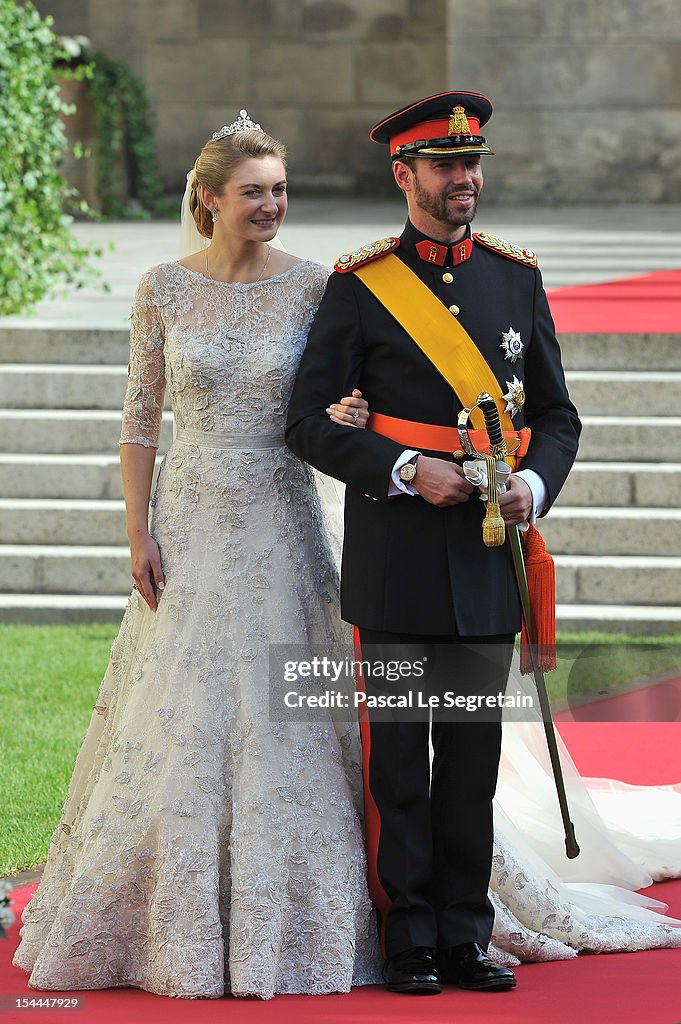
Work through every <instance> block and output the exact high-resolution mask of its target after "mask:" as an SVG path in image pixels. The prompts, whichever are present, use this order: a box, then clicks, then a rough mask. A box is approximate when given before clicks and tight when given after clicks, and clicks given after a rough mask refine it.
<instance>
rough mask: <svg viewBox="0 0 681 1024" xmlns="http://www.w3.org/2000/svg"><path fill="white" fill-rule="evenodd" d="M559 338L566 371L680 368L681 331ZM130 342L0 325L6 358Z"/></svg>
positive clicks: (79, 331)
mask: <svg viewBox="0 0 681 1024" xmlns="http://www.w3.org/2000/svg"><path fill="white" fill-rule="evenodd" d="M677 262H678V261H677ZM559 340H560V346H561V351H562V353H563V363H564V366H565V368H566V369H567V370H610V369H612V370H646V371H650V370H681V333H676V334H613V333H593V334H574V333H571V332H565V333H561V334H560V339H559ZM129 345H130V341H129V334H128V331H127V330H126V329H124V328H100V329H97V328H83V327H69V328H61V327H54V328H49V327H38V326H35V325H31V326H28V325H26V326H14V325H13V326H11V327H0V361H2V362H4V363H84V364H97V365H107V364H109V365H113V366H125V365H127V362H128V354H129Z"/></svg>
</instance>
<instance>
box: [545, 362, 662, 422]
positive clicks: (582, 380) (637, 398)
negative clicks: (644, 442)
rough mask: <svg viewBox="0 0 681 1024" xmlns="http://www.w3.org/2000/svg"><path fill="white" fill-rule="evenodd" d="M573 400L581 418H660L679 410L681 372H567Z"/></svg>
mask: <svg viewBox="0 0 681 1024" xmlns="http://www.w3.org/2000/svg"><path fill="white" fill-rule="evenodd" d="M565 376H566V379H567V384H568V388H569V389H570V398H571V399H572V401H573V402H574V403H575V405H576V406H577V408H578V410H579V413H580V415H581V416H588V415H603V414H605V415H610V416H613V415H617V416H620V417H621V418H623V419H625V418H628V417H629V416H652V415H654V414H655V413H656V412H657V411H658V410H659V414H660V415H661V416H666V415H669V414H673V413H674V412H676V411H677V409H678V407H679V394H681V373H680V372H675V371H672V370H670V371H667V372H661V371H650V372H644V371H642V370H568V371H567V373H566V375H565Z"/></svg>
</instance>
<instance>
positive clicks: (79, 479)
mask: <svg viewBox="0 0 681 1024" xmlns="http://www.w3.org/2000/svg"><path fill="white" fill-rule="evenodd" d="M158 461H159V460H157V463H158ZM0 494H1V495H2V496H3V497H5V498H100V499H101V498H104V499H106V498H121V497H122V496H123V488H122V485H121V470H120V463H119V459H118V455H117V454H113V453H112V454H110V455H55V454H52V455H32V454H30V453H28V452H24V453H20V454H14V453H11V454H10V453H0Z"/></svg>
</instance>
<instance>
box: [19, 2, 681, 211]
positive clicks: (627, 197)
mask: <svg viewBox="0 0 681 1024" xmlns="http://www.w3.org/2000/svg"><path fill="white" fill-rule="evenodd" d="M36 5H37V6H38V8H39V9H40V10H41V12H42V13H44V14H46V13H51V14H53V16H54V18H55V28H56V30H57V31H58V32H59V33H64V34H69V33H82V34H85V35H87V36H89V37H90V39H91V40H92V43H93V45H94V47H95V48H99V49H102V50H104V51H105V52H107V53H108V54H110V55H111V56H114V57H118V58H121V59H124V60H127V61H128V63H129V64H130V65H131V66H132V67H133V68H134V70H135V71H137V72H138V74H140V75H141V76H142V77H143V78H144V79H145V81H146V82H147V85H148V87H149V89H150V91H151V93H152V95H153V97H154V98H155V100H156V104H157V109H158V147H159V152H160V155H161V161H162V167H163V175H164V179H165V183H166V185H167V187H168V189H169V190H171V191H180V190H181V188H182V187H183V185H184V174H185V171H186V169H187V168H188V167H189V166H190V164H191V163H192V161H193V159H194V156H195V154H196V152H197V151H198V149H199V148H200V146H201V144H202V143H203V142H204V141H205V139H206V138H208V136H209V135H210V133H211V131H213V130H214V129H215V128H216V127H219V126H220V125H222V124H224V123H225V121H231V120H232V119H233V118H234V117H235V116H236V114H237V112H238V110H239V108H240V107H243V106H247V107H248V109H249V112H250V113H251V114H252V115H253V116H254V117H255V119H256V120H259V121H260V122H261V123H262V124H263V126H264V127H265V128H267V129H268V130H270V131H272V132H273V134H276V135H280V136H281V137H282V138H283V139H284V140H285V141H286V142H287V144H288V146H289V151H290V177H291V180H292V183H293V186H294V188H295V189H297V190H304V191H308V192H319V193H322V194H323V193H338V192H342V193H348V192H357V193H376V192H382V193H383V194H385V193H389V192H390V191H391V190H392V189H393V186H392V184H391V178H390V174H389V170H388V167H387V160H386V151H385V150H384V148H383V147H379V146H376V145H374V144H373V143H371V142H369V141H368V139H367V134H366V133H367V129H368V128H369V127H370V126H371V125H372V124H373V123H374V122H375V121H377V120H379V119H380V118H381V117H382V116H384V115H385V114H386V113H389V112H390V111H391V110H394V109H397V108H398V107H400V106H402V105H403V104H404V103H406V102H408V101H409V100H411V99H412V98H416V97H418V96H425V95H428V94H429V93H433V92H438V91H440V90H442V89H444V88H446V87H447V86H450V87H459V88H464V89H469V90H473V91H480V92H485V93H487V94H488V95H490V96H491V97H492V99H493V101H494V104H495V114H494V117H493V119H492V121H491V122H490V124H489V127H488V129H487V135H488V138H489V140H490V143H491V144H492V148H493V149H495V151H496V153H497V156H496V157H495V158H494V162H493V163H492V164H491V165H490V167H489V171H488V174H487V181H486V200H487V202H488V203H489V202H494V201H496V202H500V203H509V202H518V203H525V202H529V203H535V202H536V203H547V204H553V203H574V202H579V203H590V202H601V203H602V202H606V203H609V202H612V203H619V202H646V201H675V202H679V201H681V98H680V97H681V0H646V2H645V3H641V2H640V0H476V2H475V3H471V2H470V0H116V2H112V0H36Z"/></svg>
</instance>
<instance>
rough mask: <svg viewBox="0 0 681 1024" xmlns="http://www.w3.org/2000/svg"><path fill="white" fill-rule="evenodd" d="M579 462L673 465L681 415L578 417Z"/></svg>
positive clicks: (680, 428) (676, 457)
mask: <svg viewBox="0 0 681 1024" xmlns="http://www.w3.org/2000/svg"><path fill="white" fill-rule="evenodd" d="M582 426H583V431H582V436H581V438H580V442H579V458H580V459H581V461H582V462H593V461H596V462H618V461H620V460H621V461H622V462H646V461H655V462H675V461H676V460H677V459H678V440H679V437H680V436H681V434H680V431H681V416H664V417H655V416H629V417H627V419H626V420H624V421H622V419H621V417H618V416H582Z"/></svg>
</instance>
